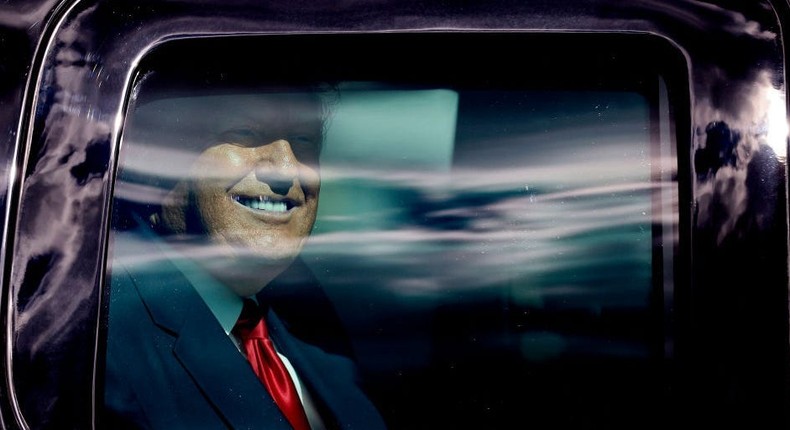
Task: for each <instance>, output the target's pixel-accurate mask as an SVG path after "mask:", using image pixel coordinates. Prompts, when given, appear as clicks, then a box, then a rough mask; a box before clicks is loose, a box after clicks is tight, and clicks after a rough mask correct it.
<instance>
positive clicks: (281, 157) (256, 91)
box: [105, 34, 682, 428]
mask: <svg viewBox="0 0 790 430" xmlns="http://www.w3.org/2000/svg"><path fill="white" fill-rule="evenodd" d="M588 36H589V35H588ZM601 37H602V39H601V41H604V42H606V43H603V44H600V45H597V44H594V43H592V42H588V43H589V44H587V45H579V44H577V43H576V41H578V40H579V39H574V38H573V37H572V36H571V37H568V36H562V37H559V36H558V37H555V38H548V37H546V36H534V35H532V36H529V35H487V36H482V35H480V36H479V37H478V38H475V37H471V38H470V36H469V35H466V36H460V35H441V34H436V35H426V34H423V35H391V36H389V38H388V36H387V35H379V36H374V37H372V39H373V41H374V42H379V43H380V44H381V45H383V46H380V49H378V50H377V51H376V52H377V53H371V54H370V55H365V54H364V52H358V53H354V54H352V52H350V51H354V49H352V48H359V50H361V49H362V48H364V47H367V46H370V45H369V43H370V42H371V40H367V39H364V38H362V37H358V38H357V39H354V38H353V37H352V38H344V37H338V38H336V39H335V40H332V38H329V37H327V38H326V39H315V38H312V39H311V38H309V37H307V38H287V37H286V38H268V39H263V40H260V39H259V40H253V41H245V42H244V43H246V45H244V44H238V43H237V44H235V45H234V46H236V48H234V49H236V50H238V49H246V50H252V49H257V50H259V51H265V50H268V49H273V50H274V51H275V53H276V54H277V55H273V56H272V57H273V58H278V59H280V61H278V62H276V64H273V65H272V69H271V70H269V69H266V68H264V69H262V70H260V69H259V70H256V71H255V72H254V73H253V72H251V71H250V70H249V68H248V67H246V66H248V64H246V63H244V62H243V61H240V60H236V61H235V62H234V61H230V60H229V59H228V58H227V57H229V55H227V54H225V56H223V54H222V52H223V51H222V49H220V48H222V47H223V46H224V47H226V46H227V45H223V43H224V42H215V41H202V42H200V41H189V42H178V43H174V45H171V46H170V47H168V46H167V45H166V46H165V47H164V48H162V49H161V50H160V51H158V52H155V53H154V54H152V55H151V56H150V57H149V60H148V61H147V62H144V63H143V66H142V69H141V74H140V79H138V81H137V83H136V86H135V88H134V92H133V97H132V100H131V104H130V107H129V110H128V116H127V118H126V126H125V128H124V137H123V143H122V151H121V156H120V160H121V161H120V165H119V173H118V179H117V181H116V185H115V194H114V195H115V201H114V206H113V211H114V212H113V215H114V226H113V232H112V237H111V248H110V257H111V258H110V266H109V268H108V270H109V272H110V274H111V276H109V277H108V279H110V281H109V283H108V288H107V298H108V303H109V306H108V309H109V311H108V313H107V316H106V321H107V323H108V326H107V327H108V329H107V335H108V339H107V351H108V352H107V356H108V358H107V360H108V361H107V375H106V376H107V377H106V383H105V389H106V396H107V397H106V402H107V405H108V409H109V410H111V414H109V415H108V417H109V418H107V419H108V420H132V421H135V422H139V421H138V420H141V419H142V418H141V416H143V415H146V418H145V419H148V420H151V423H154V424H156V423H161V424H163V425H164V423H167V419H183V420H186V422H189V420H190V419H195V417H196V416H202V415H201V414H198V413H196V414H194V415H193V416H180V415H179V413H180V412H181V411H182V410H188V409H189V408H194V407H196V406H195V405H200V404H202V403H201V402H208V403H206V404H213V405H214V407H215V408H216V410H221V406H217V405H216V404H215V403H214V402H216V399H215V398H214V397H213V396H212V394H210V391H211V388H206V385H204V384H208V385H211V386H213V387H214V388H217V387H226V388H227V387H230V388H227V389H230V390H233V389H239V390H240V389H241V388H238V387H239V386H237V385H235V382H234V381H233V380H232V378H230V377H228V375H227V374H225V375H224V376H222V377H218V376H217V375H215V376H214V377H213V378H212V377H209V379H210V380H211V381H210V382H205V383H201V382H200V378H201V377H200V376H196V375H195V372H199V371H197V370H190V368H189V365H187V364H186V363H184V361H185V360H184V359H181V358H179V359H178V360H175V361H173V360H171V357H170V356H169V355H168V354H167V353H165V352H163V351H165V350H164V349H159V348H160V346H161V345H163V344H167V345H169V346H168V348H171V347H172V349H175V348H177V344H178V341H177V340H175V339H178V338H181V337H182V336H186V335H183V334H182V333H181V331H180V330H182V327H185V326H182V325H181V324H182V323H181V322H175V321H173V320H178V321H181V320H183V319H184V318H187V317H185V316H184V315H183V314H184V312H183V308H184V307H188V306H192V307H193V308H194V309H196V310H195V312H192V313H190V316H189V318H196V317H194V314H195V313H201V312H202V313H204V314H205V316H206V318H205V321H204V322H205V323H206V324H208V326H206V327H209V326H211V327H213V329H212V330H214V331H216V332H217V333H220V334H222V331H221V330H220V329H222V328H224V329H225V331H226V332H228V331H231V330H230V328H231V327H232V326H233V322H234V321H235V316H237V315H238V310H240V307H239V308H238V309H237V310H236V311H233V310H232V309H235V308H233V306H232V305H230V306H228V307H223V306H225V305H223V303H226V302H225V299H224V298H223V296H226V295H227V294H228V293H230V295H231V296H234V295H235V297H236V298H238V297H247V296H255V297H256V298H257V301H258V302H259V303H260V304H263V305H266V306H269V307H270V309H271V310H272V311H273V312H274V313H275V314H276V315H277V318H279V319H281V320H282V322H283V324H284V327H286V329H287V331H288V334H287V335H286V337H289V338H290V336H293V338H295V339H296V340H298V342H303V343H305V344H307V345H310V346H315V347H318V348H319V349H321V350H322V351H327V352H329V353H331V355H332V357H343V358H344V359H346V358H347V359H348V360H349V363H353V365H354V366H355V367H356V369H357V370H358V372H359V376H360V381H361V382H360V383H359V387H360V389H361V391H360V393H362V395H363V396H364V397H365V398H366V399H369V401H370V403H371V404H372V405H373V409H372V411H376V412H375V413H378V414H380V415H381V416H382V418H383V420H384V421H385V422H386V423H387V425H388V426H390V427H392V428H414V427H415V426H416V427H423V426H424V427H426V428H430V427H432V426H450V427H453V426H462V427H466V426H468V425H470V424H471V423H474V424H475V425H482V426H493V427H504V426H506V423H508V422H513V420H515V419H519V418H520V417H521V416H522V414H523V413H524V412H525V410H529V411H530V414H531V416H532V418H531V419H532V420H533V421H534V423H536V424H539V423H553V424H556V423H559V424H571V423H579V422H581V423H612V422H625V421H626V420H628V419H630V418H632V417H634V416H636V415H637V414H640V413H647V412H648V411H653V412H655V410H656V409H655V408H656V405H657V404H659V402H660V401H661V399H662V398H663V397H662V396H663V393H664V392H665V390H667V389H668V388H669V387H671V381H670V380H665V379H662V375H664V374H665V373H664V372H666V371H667V363H669V362H671V360H672V359H673V342H674V338H673V326H672V322H671V321H672V313H671V309H672V307H673V304H674V302H673V293H674V289H675V284H676V282H675V279H676V274H675V272H676V269H675V267H674V266H675V265H674V261H675V259H676V254H677V252H678V243H679V231H680V230H681V228H682V226H680V219H681V216H680V213H679V212H680V211H681V210H680V209H679V205H678V201H679V198H678V195H679V193H681V192H682V191H681V190H680V189H679V187H678V181H677V180H678V178H677V171H678V166H677V159H676V156H675V153H676V149H675V148H676V145H677V144H678V141H677V139H676V137H675V135H674V130H675V127H676V125H677V124H676V117H678V116H679V114H678V113H677V108H673V107H672V106H677V105H678V103H677V97H678V96H677V95H676V93H675V92H673V91H674V90H673V86H672V84H673V83H674V82H675V79H674V77H675V75H673V74H672V73H675V71H672V73H669V72H667V71H666V70H665V69H666V67H669V66H666V65H665V66H658V65H657V64H656V63H654V62H639V61H635V60H636V59H638V58H641V56H640V55H641V54H639V52H640V51H641V50H643V49H644V48H645V47H653V44H655V43H656V41H654V40H651V39H643V38H635V39H629V38H624V39H617V38H609V39H607V38H605V37H604V36H601ZM242 40H243V39H242ZM360 40H364V43H362V42H360ZM586 40H589V39H586ZM547 42H548V43H547ZM349 43H351V44H350V45H349ZM458 43H468V46H469V50H470V52H471V53H472V54H471V56H470V57H469V58H471V59H473V60H475V61H472V62H473V63H474V64H471V65H470V64H468V63H467V60H463V59H460V58H455V57H447V56H446V55H444V54H441V53H442V52H443V49H442V48H444V47H447V46H454V45H455V44H458ZM489 43H494V45H489ZM322 44H323V45H322ZM333 44H334V45H333ZM239 46H242V47H243V48H239ZM341 46H342V47H343V48H341ZM404 46H406V47H408V46H411V47H412V49H414V50H415V52H417V53H419V54H420V57H419V58H420V60H421V61H423V63H422V64H424V66H423V67H422V68H414V67H409V64H411V63H410V62H409V61H408V60H409V59H410V58H409V57H408V56H406V54H405V53H404V52H407V50H406V49H405V48H403V47H404ZM487 46H495V47H496V49H493V50H487ZM387 48H391V49H389V50H388V49H387ZM560 48H565V49H568V50H570V52H572V53H578V55H577V56H576V59H575V60H568V59H564V60H547V59H546V58H544V57H542V56H541V55H543V54H545V53H547V52H548V51H550V50H552V49H560ZM199 51H203V52H211V53H214V52H216V53H217V56H216V58H215V60H211V61H207V60H206V59H205V58H206V57H205V56H200V57H198V56H197V52H199ZM266 52H269V51H266ZM382 52H383V53H382ZM520 52H523V54H521V55H526V56H527V57H528V58H530V59H535V61H534V62H532V63H531V64H528V65H522V64H523V63H522V62H521V61H518V57H519V55H517V53H520ZM297 53H298V54H297ZM384 53H386V54H384ZM431 53H436V58H433V59H431V58H430V54H431ZM333 55H334V57H333ZM212 58H214V57H212ZM672 58H674V57H672ZM669 63H671V62H669ZM316 64H321V65H326V67H315V65H316ZM672 64H674V63H672ZM672 64H671V65H672ZM486 65H487V66H489V67H486ZM572 65H573V66H575V69H572V68H571V66H572ZM466 66H468V67H467V68H466V69H464V67H466ZM423 70H424V71H423ZM192 289H194V290H195V291H192ZM183 290H188V291H189V293H188V294H187V293H184V291H183ZM184 294H187V295H186V296H185V295H184ZM229 300H230V301H233V299H229ZM217 303H219V305H218V304H217ZM205 304H208V306H205V307H204V305H205ZM228 309H231V310H228ZM234 312H235V314H234ZM229 314H234V315H232V318H231V317H230V316H228V315H229ZM174 315H176V316H174ZM145 318H150V319H151V321H150V322H145V321H143V322H141V320H144V319H145ZM129 319H131V320H133V321H134V322H133V323H130V322H128V321H127V320H129ZM184 324H186V323H184ZM201 324H202V323H201ZM156 329H158V330H161V331H160V332H157V331H155V330H156ZM183 330H186V329H183ZM206 331H209V330H208V329H206ZM206 336H209V335H206ZM216 339H222V336H217V337H216ZM216 339H215V340H216ZM199 342H201V345H203V348H204V353H205V356H206V357H208V358H210V360H212V361H216V362H223V363H224V362H225V358H224V354H225V353H227V352H228V351H230V352H233V353H237V352H239V350H237V349H230V348H228V345H230V346H233V345H234V342H235V343H236V346H238V344H239V339H238V338H235V337H234V335H233V334H232V333H231V334H227V333H226V334H225V335H224V344H223V346H221V347H220V346H216V347H214V346H212V345H214V344H215V343H214V340H200V341H199ZM217 342H218V343H217V344H219V343H222V341H219V340H217ZM279 342H281V343H280V344H279V346H278V350H279V351H280V352H281V353H282V354H283V355H284V356H286V358H287V359H288V360H291V361H292V362H293V363H292V364H293V367H294V368H295V370H294V372H292V376H294V374H295V376H296V378H297V380H298V381H300V383H301V384H302V385H303V387H304V388H305V389H306V391H308V392H309V393H310V396H311V397H312V400H308V401H306V403H308V405H307V408H308V414H309V413H311V412H310V410H311V408H313V409H314V412H313V413H315V414H316V415H318V416H320V417H321V418H320V419H318V420H319V421H324V422H328V421H337V422H339V423H342V422H343V421H344V417H343V416H342V413H340V412H337V409H335V408H333V406H332V404H333V403H334V402H336V401H337V400H336V399H335V400H325V399H324V398H323V394H324V392H323V391H322V389H321V385H322V384H325V383H327V382H326V381H325V380H324V379H323V378H322V377H318V381H316V380H314V378H313V375H312V373H311V372H310V370H305V368H304V367H302V366H307V367H308V368H309V367H310V366H311V365H315V363H314V361H315V360H318V361H319V362H320V361H321V360H322V359H321V358H320V357H318V358H316V357H313V358H311V359H309V360H307V363H308V364H302V360H301V358H300V356H301V353H300V352H299V350H298V348H297V349H296V350H295V351H291V350H289V347H288V346H287V345H285V343H287V341H283V340H280V341H279ZM171 343H172V345H170V344H171ZM277 343H278V340H277V339H275V344H277ZM238 349H240V350H243V347H239V348H238ZM135 351H137V352H136V353H138V354H141V356H140V357H135V356H134V354H135ZM236 355H238V356H243V355H242V354H236ZM236 358H238V357H236ZM141 360H142V361H144V362H145V363H146V364H144V365H143V366H149V367H152V368H154V369H156V370H155V371H154V372H153V374H152V372H151V371H150V370H147V371H143V374H149V375H151V377H152V378H154V379H156V378H159V379H160V381H158V382H157V381H154V382H152V383H151V384H148V385H146V384H141V383H139V382H138V381H135V380H134V379H135V378H134V376H133V375H135V372H137V369H135V368H136V367H139V366H137V365H136V364H135V363H139V362H140V361H141ZM311 360H313V362H312V363H313V364H310V363H311ZM326 360H329V361H331V360H333V358H326ZM121 363H123V364H121ZM321 365H322V364H318V365H317V366H321ZM171 367H172V368H173V369H175V370H173V369H170V368H171ZM146 372H147V373H146ZM319 373H320V372H319ZM130 375H132V376H130ZM338 378H339V376H338ZM218 379H219V380H218ZM330 379H331V378H330ZM190 384H192V385H196V386H197V387H200V389H198V388H196V386H191V385H190ZM119 387H120V388H119ZM157 387H158V389H159V391H160V392H159V394H158V398H159V400H157V402H156V403H157V404H156V405H146V404H145V403H146V402H144V401H139V402H138V403H140V404H139V405H137V406H128V405H129V404H130V402H129V398H130V397H137V396H143V394H142V393H141V391H145V390H154V389H157ZM161 387H171V389H169V390H165V391H166V392H165V393H162V392H161V391H162V390H161ZM200 396H202V397H203V398H202V399H201V400H194V399H193V397H200ZM185 399H187V400H185ZM302 400H303V402H305V401H304V399H302ZM136 404H137V403H135V405H136ZM119 405H120V406H119ZM124 405H127V406H124ZM349 405H354V403H353V400H348V403H347V406H349ZM167 408H170V409H167ZM341 409H342V408H341ZM163 410H171V411H172V412H173V413H172V414H171V415H172V416H171V417H168V418H160V417H158V416H157V415H156V412H151V411H163ZM624 410H625V412H623V411H624ZM141 411H145V413H144V414H143V413H142V412H141ZM366 413H368V412H364V411H363V412H360V414H366ZM371 413H374V412H371ZM174 417H175V418H174ZM160 419H161V421H160ZM225 419H228V418H227V417H225ZM218 422H221V421H218ZM149 424H150V423H149Z"/></svg>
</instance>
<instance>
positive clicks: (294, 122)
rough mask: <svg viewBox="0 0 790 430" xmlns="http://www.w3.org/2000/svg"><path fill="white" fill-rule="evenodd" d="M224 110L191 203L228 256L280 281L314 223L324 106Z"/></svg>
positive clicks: (273, 99) (253, 100)
mask: <svg viewBox="0 0 790 430" xmlns="http://www.w3.org/2000/svg"><path fill="white" fill-rule="evenodd" d="M222 109H223V113H222V114H221V116H222V118H220V119H219V120H217V124H216V125H212V127H213V128H215V129H216V130H217V136H216V137H215V141H216V142H217V144H215V145H213V146H211V147H209V148H208V149H206V150H204V151H203V152H202V153H201V154H200V155H199V156H198V159H197V160H196V162H195V163H194V164H193V167H192V175H193V178H194V179H193V181H192V186H191V195H192V199H193V200H194V201H192V202H190V203H191V204H193V205H194V208H195V209H196V212H197V214H198V216H199V218H200V221H201V223H202V225H203V227H204V229H205V232H206V234H207V235H208V236H209V238H210V239H211V241H212V242H213V243H214V244H215V245H218V246H219V247H220V251H221V254H222V255H223V256H230V257H233V258H234V259H237V260H241V261H249V260H254V261H256V264H258V265H260V263H265V265H267V266H268V267H271V268H272V269H274V271H276V272H277V273H279V272H280V271H281V270H283V269H284V268H285V267H287V266H288V264H290V263H291V261H292V260H293V259H294V258H295V257H296V256H297V255H298V254H299V252H300V251H301V249H302V246H303V245H304V242H305V241H306V239H307V237H308V235H309V234H310V231H311V230H312V228H313V223H314V222H315V217H316V211H317V209H318V193H319V190H320V177H319V173H318V155H319V151H320V145H321V133H322V121H321V115H320V112H321V110H320V104H319V101H318V100H317V98H315V97H312V96H306V95H302V96H298V95H289V96H285V95H277V96H275V95H268V96H257V97H247V98H243V99H240V100H238V104H235V105H234V106H232V107H228V106H224V107H223V108H222ZM234 270H236V269H234ZM240 275H241V274H240ZM243 275H245V276H255V274H254V273H244V274H243ZM275 276H276V274H275ZM262 281H266V282H268V280H262Z"/></svg>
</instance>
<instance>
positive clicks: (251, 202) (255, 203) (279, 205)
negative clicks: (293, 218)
mask: <svg viewBox="0 0 790 430" xmlns="http://www.w3.org/2000/svg"><path fill="white" fill-rule="evenodd" d="M233 200H235V201H236V202H238V203H240V204H242V205H244V206H246V207H248V208H250V209H255V210H259V211H267V212H287V211H288V205H287V204H286V203H285V202H273V201H270V200H269V199H268V197H263V196H259V197H257V198H256V197H242V196H233Z"/></svg>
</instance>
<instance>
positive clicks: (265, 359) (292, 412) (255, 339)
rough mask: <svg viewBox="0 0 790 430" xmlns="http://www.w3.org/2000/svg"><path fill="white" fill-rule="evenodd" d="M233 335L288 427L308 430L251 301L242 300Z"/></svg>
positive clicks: (282, 366) (292, 390) (293, 389)
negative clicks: (285, 419) (242, 305)
mask: <svg viewBox="0 0 790 430" xmlns="http://www.w3.org/2000/svg"><path fill="white" fill-rule="evenodd" d="M233 334H234V335H235V336H237V337H238V338H239V339H240V340H241V346H242V348H243V349H244V352H245V353H246V354H247V361H249V362H250V365H251V366H252V370H253V371H254V372H255V374H256V375H258V379H260V380H261V382H263V385H264V386H265V387H266V390H267V391H269V394H271V396H272V398H273V399H274V402H275V403H276V404H277V406H278V407H279V408H280V410H281V411H283V414H285V417H286V418H288V422H290V423H291V426H293V428H294V429H295V430H310V425H309V424H308V422H307V416H306V415H305V412H304V409H303V408H302V402H301V401H299V394H298V393H297V392H296V386H295V385H294V383H293V381H292V380H291V376H290V375H289V374H288V370H287V369H286V368H285V365H283V362H282V361H280V357H278V356H277V351H275V349H274V344H272V341H271V339H269V334H268V331H267V330H266V323H265V322H264V320H263V318H262V317H261V313H260V311H259V309H258V305H257V304H255V302H254V301H252V300H250V299H245V300H244V307H243V308H242V311H241V316H240V317H239V320H238V322H236V326H234V327H233Z"/></svg>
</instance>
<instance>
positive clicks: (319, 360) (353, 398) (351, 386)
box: [266, 309, 386, 430]
mask: <svg viewBox="0 0 790 430" xmlns="http://www.w3.org/2000/svg"><path fill="white" fill-rule="evenodd" d="M266 323H267V326H268V328H269V332H270V335H271V337H272V339H273V340H274V341H275V343H276V344H277V348H278V349H279V350H280V352H282V353H283V354H284V355H285V356H286V357H288V360H289V361H290V362H291V364H292V365H293V366H294V368H295V369H296V373H297V374H298V375H299V379H300V380H301V382H302V383H303V384H304V385H306V386H307V387H308V389H309V390H310V391H311V392H312V393H313V394H314V396H313V399H314V400H315V401H316V402H317V405H316V406H317V407H318V409H319V412H320V413H321V418H322V419H323V420H324V423H325V424H326V426H327V428H338V429H339V428H344V429H346V428H348V429H357V428H359V429H366V430H376V429H385V428H386V426H385V424H384V422H383V420H382V418H381V416H380V415H379V413H378V411H376V408H375V407H374V406H373V404H372V403H371V402H370V400H369V399H368V397H367V396H366V395H365V393H363V391H362V390H361V389H360V388H359V386H358V385H357V380H358V378H357V374H356V367H355V365H354V364H353V362H352V361H351V360H350V359H349V358H348V357H345V356H341V355H335V354H330V353H328V352H326V351H324V350H322V349H321V348H319V347H317V346H315V345H311V344H308V343H305V342H303V341H301V340H300V339H298V338H297V337H295V336H293V335H291V334H290V333H289V332H288V330H287V329H286V327H285V325H284V324H283V322H282V321H281V320H280V319H279V318H278V317H277V315H276V314H275V313H274V312H273V311H272V310H271V309H270V310H269V311H268V313H267V316H266Z"/></svg>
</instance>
